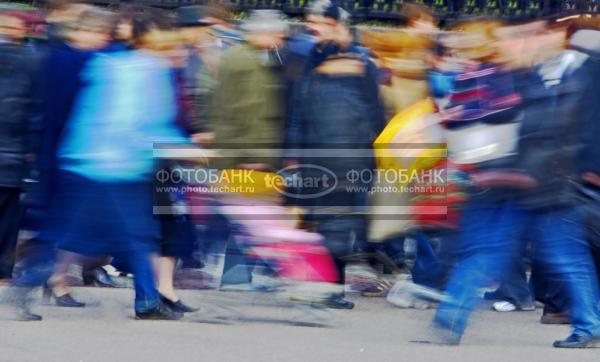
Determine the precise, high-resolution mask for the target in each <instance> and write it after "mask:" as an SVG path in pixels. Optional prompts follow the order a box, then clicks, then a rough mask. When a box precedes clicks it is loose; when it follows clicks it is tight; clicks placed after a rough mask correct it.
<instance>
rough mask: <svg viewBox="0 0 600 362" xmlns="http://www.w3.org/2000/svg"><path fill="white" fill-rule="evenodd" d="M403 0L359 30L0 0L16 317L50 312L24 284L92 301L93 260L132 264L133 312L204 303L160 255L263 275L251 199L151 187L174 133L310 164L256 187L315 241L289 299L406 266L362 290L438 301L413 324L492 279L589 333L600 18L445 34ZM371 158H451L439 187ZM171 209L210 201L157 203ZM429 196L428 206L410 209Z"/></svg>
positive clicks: (328, 20)
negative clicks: (281, 186)
mask: <svg viewBox="0 0 600 362" xmlns="http://www.w3.org/2000/svg"><path fill="white" fill-rule="evenodd" d="M405 11H406V16H407V18H408V19H409V21H408V24H406V26H405V27H402V28H392V27H390V28H369V27H362V26H354V27H353V26H351V25H350V24H351V19H350V16H349V13H348V12H347V11H345V10H344V9H343V8H342V7H340V6H339V5H338V4H337V3H336V2H335V1H332V0H319V1H316V2H315V3H314V4H313V6H312V7H311V8H310V11H309V12H308V13H307V14H306V17H305V19H304V22H299V23H295V22H290V21H288V20H287V19H285V17H284V15H283V14H281V13H280V12H278V11H273V10H257V11H255V12H252V13H250V15H249V16H248V17H247V18H246V19H245V20H242V21H239V22H233V21H231V20H230V12H229V8H228V7H227V6H226V5H225V4H223V3H220V2H209V3H207V4H206V5H202V6H186V7H182V8H178V9H176V10H175V11H166V10H162V9H156V8H148V7H139V6H134V5H128V6H122V8H121V9H119V11H113V10H111V11H109V10H106V9H103V8H98V7H94V6H91V5H88V4H83V3H78V2H73V1H57V2H55V3H52V5H51V7H50V8H49V9H45V10H44V12H42V11H40V10H31V11H17V10H10V9H6V10H1V11H0V71H1V72H2V77H1V78H0V130H1V132H0V278H3V279H11V282H10V287H9V288H8V291H7V292H6V298H7V300H9V301H10V303H11V305H13V306H14V307H15V310H16V315H17V317H18V318H19V319H22V320H41V319H42V317H41V316H39V315H37V314H34V313H32V312H31V310H30V304H31V299H32V291H33V290H34V288H36V287H43V290H44V293H43V295H44V297H45V298H46V299H47V300H53V301H54V302H55V303H56V304H57V305H58V306H62V307H85V303H83V302H81V301H79V300H77V299H76V298H74V297H73V296H72V294H71V290H70V285H69V283H68V280H69V278H68V275H69V273H70V271H71V270H72V266H73V265H79V266H81V267H82V275H83V281H84V282H85V283H90V284H91V283H95V284H99V285H102V286H115V285H116V284H115V281H114V280H112V279H111V277H110V276H109V275H108V274H107V273H106V269H105V268H103V266H105V265H109V264H112V265H113V266H114V268H116V269H118V270H121V271H124V272H127V273H131V274H133V276H134V288H135V315H136V318H137V319H167V320H174V319H180V318H182V317H183V314H184V313H193V312H195V311H196V310H197V309H196V308H194V307H192V306H189V305H187V304H185V303H184V302H183V301H182V300H181V299H180V298H179V296H178V295H177V292H176V290H175V288H174V276H175V272H176V270H177V269H178V268H195V269H202V268H205V269H208V267H209V264H211V263H212V262H213V260H211V257H212V256H214V255H221V254H223V253H224V254H225V258H224V262H223V263H224V265H223V266H222V269H223V270H222V271H221V270H219V271H218V273H219V274H222V277H220V282H219V285H218V287H220V288H222V289H224V290H227V289H230V290H238V291H239V290H246V291H248V290H253V291H256V290H259V291H267V290H269V289H271V288H272V287H273V285H260V284H259V283H258V282H256V281H254V280H253V278H252V276H253V272H255V271H256V270H258V266H259V265H258V264H260V263H259V262H257V261H255V260H251V259H253V258H251V257H250V256H249V254H252V255H254V254H256V253H258V252H248V249H249V248H248V245H247V244H244V243H243V242H240V240H241V239H240V238H236V235H239V234H240V233H242V234H243V232H244V231H240V230H239V229H240V225H241V226H242V228H243V226H244V225H245V226H246V231H248V230H251V231H252V232H255V238H258V239H260V238H261V235H263V236H264V235H265V234H260V233H261V232H264V231H265V230H266V229H268V228H273V227H274V226H273V225H271V224H268V223H264V222H263V223H261V222H260V221H259V220H258V219H257V220H252V219H251V218H250V219H249V220H245V221H244V222H238V223H237V224H236V223H234V222H232V217H231V215H232V214H233V215H234V216H238V217H239V214H240V213H241V210H242V209H233V211H231V209H226V208H221V209H219V208H218V207H217V205H221V206H222V205H224V204H227V203H229V204H230V205H240V203H239V202H238V201H231V200H232V199H225V198H223V197H221V198H218V199H217V200H216V201H215V200H214V199H211V198H210V197H206V198H202V196H203V195H202V193H201V192H200V195H193V196H195V198H194V199H193V200H192V199H191V198H190V197H189V196H190V195H182V193H181V192H174V193H169V194H166V195H165V194H164V193H163V194H157V192H156V188H155V185H154V184H153V183H155V181H156V170H157V168H160V167H163V166H164V164H163V163H162V162H165V161H164V160H158V161H157V159H156V157H154V156H155V153H156V152H155V151H156V145H161V144H166V145H170V147H174V145H175V147H179V146H180V147H187V148H190V147H192V148H195V149H199V150H214V151H215V152H216V153H215V154H217V156H216V157H214V159H212V158H211V160H210V163H211V167H214V168H216V169H218V170H231V169H240V170H248V171H253V172H256V173H255V174H259V175H266V176H265V177H270V176H268V175H270V174H272V173H274V174H279V175H284V174H285V172H284V171H286V170H287V171H289V170H293V169H301V168H304V171H303V172H304V173H303V174H302V177H307V178H310V177H313V176H314V177H313V179H316V178H318V179H319V180H321V181H322V183H321V184H318V183H316V184H311V188H312V190H310V192H311V194H310V195H308V194H306V193H303V192H302V190H300V191H298V190H294V192H292V191H290V190H287V191H286V190H283V192H281V193H280V194H278V195H279V196H282V195H283V196H285V197H276V198H275V199H273V198H271V199H268V200H266V201H265V199H264V198H263V199H260V198H255V199H252V198H250V199H252V200H253V201H251V202H250V204H252V205H253V206H257V207H260V206H261V205H262V206H264V205H286V208H285V209H279V208H276V209H270V210H271V212H270V213H267V214H266V218H273V219H276V218H277V217H279V216H281V214H279V213H280V212H282V213H285V212H284V211H282V210H290V209H291V207H292V206H294V210H301V211H294V212H290V215H293V217H294V218H296V217H298V218H301V219H302V220H301V222H298V223H295V222H294V223H292V224H293V225H292V226H291V227H292V228H293V229H304V230H310V232H311V233H314V234H315V235H316V234H318V235H320V237H322V241H321V242H322V246H324V248H325V250H326V252H327V253H328V255H329V257H330V258H331V269H332V270H331V271H332V273H329V274H328V276H327V277H323V278H321V279H319V281H327V282H333V283H330V284H334V287H332V288H331V289H330V290H329V291H328V292H327V294H326V295H325V296H319V297H318V298H316V297H314V296H313V297H311V296H308V297H307V296H302V297H300V296H298V297H297V298H296V300H297V301H298V302H304V303H305V302H309V303H311V304H313V305H318V306H320V307H330V308H342V309H352V308H353V307H354V303H353V302H351V301H349V300H348V299H346V298H345V294H344V293H345V290H346V289H348V288H347V287H348V285H347V284H349V283H347V281H346V277H345V276H346V274H347V272H348V270H349V269H351V268H353V267H356V265H359V266H360V268H359V269H360V270H363V271H364V270H371V271H372V270H375V269H377V268H378V267H379V264H378V263H380V262H382V263H383V264H384V269H392V270H405V271H407V272H408V273H409V274H410V275H411V281H410V282H398V283H396V285H394V287H393V288H391V284H394V283H393V282H392V283H385V282H381V280H380V281H379V282H373V283H367V284H369V285H367V286H362V289H360V290H361V291H362V292H363V295H365V296H367V295H371V296H373V295H377V296H385V295H387V297H388V300H389V301H390V302H391V303H392V304H395V305H397V306H400V307H404V308H407V307H415V306H416V307H423V306H425V307H427V306H429V305H433V304H437V303H439V304H438V305H437V312H436V315H435V318H434V321H433V324H432V334H431V336H428V338H427V339H426V340H423V341H422V342H431V343H442V344H458V343H459V342H460V339H461V336H462V335H463V333H464V330H465V328H466V326H467V321H468V319H469V315H470V312H471V311H472V310H473V308H474V307H475V303H476V302H477V300H479V299H480V295H479V291H480V290H482V288H491V287H494V288H497V289H495V290H494V291H489V292H488V293H486V294H485V295H484V298H485V299H493V300H494V301H495V302H494V304H493V308H494V309H495V310H496V311H499V312H510V311H516V310H521V311H528V310H534V309H535V305H536V303H543V305H544V312H543V316H542V323H550V324H572V325H573V332H572V334H571V335H570V336H569V337H568V338H566V339H564V340H559V341H556V342H555V343H554V346H555V347H577V348H584V347H593V346H598V345H600V309H599V302H600V294H599V282H598V271H597V270H598V268H599V267H600V228H599V225H600V161H599V160H600V148H599V147H598V142H597V141H596V139H595V137H596V136H597V135H598V134H600V133H599V129H598V127H600V122H599V120H598V118H599V117H600V108H599V107H600V92H599V91H600V88H599V84H600V82H598V81H597V79H600V19H598V18H596V17H592V16H588V15H580V16H579V15H578V16H573V17H569V18H565V19H545V20H539V21H530V22H527V23H518V24H505V23H501V22H499V21H496V20H494V19H471V20H465V21H461V22H456V23H455V24H446V26H445V27H444V29H441V28H439V27H438V23H437V21H436V19H435V16H433V14H432V13H431V12H430V11H429V10H428V9H427V8H426V7H423V6H419V5H414V6H412V5H407V6H405ZM596 77H598V78H596ZM407 145H408V146H407ZM440 145H443V147H440ZM414 149H420V150H421V151H419V152H422V153H419V152H417V153H416V154H415V153H414V151H415V150H414ZM221 150H230V151H231V150H233V151H232V152H230V153H229V154H231V156H227V157H225V156H223V155H224V154H227V152H222V151H221ZM382 150H384V151H385V152H388V153H386V155H387V156H381V153H379V152H380V151H382ZM432 150H438V151H440V150H442V151H443V155H442V156H432V154H433V153H431V151H432ZM360 151H365V152H364V153H361V152H360ZM323 154H328V155H330V156H323ZM182 158H183V159H186V160H187V162H191V163H192V164H193V163H197V164H202V163H206V162H207V161H206V160H200V161H198V160H197V157H195V156H194V157H192V156H183V157H182ZM386 158H392V159H395V160H396V161H395V162H399V164H400V165H403V164H404V163H403V162H405V161H406V160H408V159H410V160H414V159H415V158H417V159H419V158H420V159H424V160H425V161H424V162H420V163H418V164H419V166H418V167H417V166H415V165H416V164H417V163H415V162H412V161H411V162H412V164H411V166H410V167H409V166H406V165H405V164H404V165H405V166H406V167H407V168H410V169H411V170H412V171H415V172H426V171H428V170H434V169H442V170H444V171H445V174H446V176H447V177H446V178H445V185H444V189H443V192H441V193H440V192H437V194H436V193H435V192H434V193H431V192H430V193H428V192H420V193H419V194H417V195H416V194H415V192H410V193H409V192H398V188H393V187H390V184H395V183H397V182H395V181H394V182H390V181H389V180H387V179H386V180H382V179H378V180H372V179H369V180H365V179H364V178H362V175H363V173H362V172H363V171H374V170H379V169H382V168H384V169H389V168H392V169H393V168H394V166H390V164H389V163H386ZM190 160H191V161H190ZM386 165H387V166H386ZM394 165H398V163H394ZM202 166H203V167H204V166H206V165H205V164H203V165H202ZM169 167H173V166H172V165H170V166H169ZM397 167H400V166H397ZM323 170H326V172H327V173H328V175H329V176H323V174H322V172H323ZM357 170H362V171H360V172H359V171H357ZM396 171H399V170H398V169H396ZM354 173H356V175H361V178H360V185H358V186H360V187H358V188H356V186H357V183H356V181H357V179H358V176H357V178H356V179H348V175H349V174H352V175H354ZM375 174H377V173H375ZM327 177H329V178H327ZM330 179H335V180H336V182H335V184H334V185H333V186H331V185H330V184H329V183H328V180H330ZM350 184H352V185H350ZM349 185H350V186H352V188H349ZM286 186H290V185H286ZM292 186H293V185H292ZM295 186H297V185H295ZM313 186H314V187H313ZM376 186H377V187H379V188H374V187H376ZM384 186H386V187H384ZM391 186H394V185H391ZM396 186H398V185H396ZM315 188H316V191H315ZM384 189H385V191H378V190H384ZM357 190H359V191H357ZM391 190H395V191H393V192H392V191H391ZM280 191H281V190H280ZM198 196H200V197H198ZM205 196H207V195H205ZM242 199H244V197H242ZM245 199H248V197H246V198H245ZM194 200H195V201H194ZM198 200H200V201H198ZM226 200H228V201H226ZM194 202H200V203H201V204H202V205H200V206H198V205H194ZM236 202H237V203H236ZM157 203H158V204H160V205H167V206H168V210H170V211H169V212H157V211H156V210H157V208H156V205H157ZM180 204H184V205H187V206H188V209H189V208H191V209H194V208H199V209H202V210H204V208H208V209H211V208H212V210H220V211H219V212H206V213H204V212H202V213H200V214H201V215H200V217H198V215H192V214H194V213H185V212H182V213H180V212H171V211H172V210H175V209H176V208H177V206H178V205H180ZM242 204H244V205H247V204H248V202H247V201H246V203H242ZM439 206H441V207H443V210H444V212H443V215H442V216H441V217H438V218H436V217H430V216H427V215H428V212H426V211H423V210H432V209H435V208H436V207H439ZM406 208H408V209H409V210H410V211H409V212H406V211H399V210H405V209H406ZM428 208H429V209H428ZM228 210H229V213H228ZM255 210H263V209H255ZM273 210H277V212H274V211H273ZM382 210H388V211H387V212H385V211H382ZM390 210H391V211H390ZM263 211H264V210H263ZM250 213H253V212H252V211H251V212H250ZM254 213H258V211H254ZM286 215H287V214H286ZM286 215H284V216H286ZM254 216H256V215H254ZM287 216H289V215H287ZM233 219H235V217H234V218H233ZM253 223H254V225H259V227H258V228H255V229H264V230H253V227H252V225H253ZM288 226H289V225H288ZM277 227H279V229H277V230H279V231H281V230H280V229H283V227H281V226H277ZM18 235H21V238H18ZM277 235H285V236H282V238H283V239H284V240H285V238H286V237H287V238H289V240H292V239H294V238H298V239H300V240H302V241H306V240H307V238H308V235H309V234H308V233H307V234H293V235H292V234H289V233H288V234H283V233H280V234H277ZM272 236H273V234H269V237H272ZM264 237H265V238H267V236H264ZM303 238H304V239H303ZM18 241H19V242H18ZM17 244H18V245H17ZM300 245H301V244H300ZM17 250H18V252H17ZM286 250H287V251H288V252H289V250H290V249H286ZM294 252H298V253H300V252H299V251H294ZM307 260H308V259H307ZM223 263H222V264H223ZM317 264H319V265H321V267H323V265H325V264H322V263H315V264H314V265H317ZM349 264H351V265H349ZM314 265H313V266H314ZM265 269H266V270H268V274H269V276H275V277H276V276H277V272H278V270H277V268H274V267H273V266H272V265H271V266H269V265H267V267H266V268H265ZM82 293H83V292H82ZM198 307H199V308H202V306H198Z"/></svg>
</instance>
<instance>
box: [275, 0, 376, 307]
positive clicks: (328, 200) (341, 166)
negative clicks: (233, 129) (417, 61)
mask: <svg viewBox="0 0 600 362" xmlns="http://www.w3.org/2000/svg"><path fill="white" fill-rule="evenodd" d="M307 21H308V22H309V25H308V28H309V30H310V31H311V32H312V33H313V34H314V35H315V36H316V41H317V43H318V44H317V46H316V47H315V48H314V49H313V51H312V52H311V55H310V58H309V61H308V66H307V67H308V69H307V73H306V75H305V76H304V78H303V79H302V80H301V81H300V82H299V84H298V86H297V87H296V89H295V94H294V98H293V102H294V108H293V114H292V115H291V117H290V119H289V124H288V126H287V143H288V144H287V147H290V148H291V149H292V150H293V149H305V150H301V151H299V152H297V153H296V154H294V152H290V153H289V154H288V157H290V158H291V161H290V164H291V165H293V164H294V163H296V164H298V162H300V164H311V165H313V164H314V165H318V166H319V167H321V168H324V169H326V170H330V171H331V172H333V173H334V174H335V175H336V178H337V179H338V180H340V182H339V183H338V184H337V186H336V189H335V190H327V191H331V192H329V193H327V192H325V194H326V195H324V196H320V197H317V198H314V199H309V200H308V201H310V202H309V205H306V206H309V207H310V208H311V209H312V213H313V215H312V216H311V218H313V221H315V222H316V231H317V232H319V233H320V234H322V235H323V236H324V237H325V246H326V247H327V248H328V249H329V251H330V253H331V254H332V256H333V257H334V260H335V263H336V268H337V272H338V277H339V280H338V283H339V285H340V291H339V292H338V293H337V294H335V295H333V296H332V297H331V298H330V299H328V300H327V301H326V302H325V304H326V305H328V306H330V307H333V308H346V309H351V308H353V307H354V304H353V303H352V302H350V301H348V300H346V299H344V298H343V296H344V293H343V285H344V283H345V277H344V274H345V265H346V262H345V261H344V258H345V257H347V256H348V255H349V254H350V253H351V252H352V238H353V236H354V238H355V239H356V241H355V242H356V243H360V242H364V240H365V238H366V220H365V218H364V216H360V215H354V214H355V213H357V212H358V213H360V212H361V211H363V212H364V210H362V209H364V207H365V206H366V203H367V199H366V194H363V193H352V192H348V191H347V190H345V187H347V186H348V185H347V183H346V182H343V180H344V179H346V174H347V172H348V171H349V170H352V169H355V170H364V169H367V170H370V169H373V167H374V163H373V162H374V161H373V158H372V157H369V156H368V155H367V157H363V156H364V155H360V156H358V157H356V156H353V155H349V154H348V151H347V150H348V149H350V150H354V149H358V150H365V149H366V150H367V151H369V149H370V148H371V144H372V142H373V140H374V139H375V137H376V136H377V135H378V134H379V132H380V131H381V130H382V129H383V125H384V115H383V109H382V107H381V104H380V101H379V90H378V83H377V70H376V67H375V65H374V64H373V62H372V61H371V60H370V59H369V54H368V52H367V50H366V49H364V48H360V47H358V46H356V45H355V44H354V43H353V37H352V34H351V32H350V29H349V27H348V21H349V14H348V13H347V12H346V11H345V10H344V9H343V8H341V7H339V6H338V5H337V4H336V3H334V2H331V1H329V0H324V1H318V2H316V3H315V4H314V5H313V7H312V9H311V12H310V14H309V15H308V16H307ZM315 147H316V148H321V147H323V148H334V149H335V148H342V149H345V151H346V152H344V150H340V151H339V152H338V155H337V156H339V157H335V156H334V157H314V156H315V155H310V154H308V153H311V152H314V151H311V148H315ZM359 152H360V151H359ZM317 169H320V168H312V171H315V170H317ZM309 173H310V172H309ZM309 173H305V174H303V175H302V177H311V175H310V174H309ZM313 176H314V175H313ZM322 186H324V185H322ZM315 191H318V190H311V192H315ZM321 191H324V190H321ZM327 210H330V211H327Z"/></svg>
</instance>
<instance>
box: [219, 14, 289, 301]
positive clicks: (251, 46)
mask: <svg viewBox="0 0 600 362" xmlns="http://www.w3.org/2000/svg"><path fill="white" fill-rule="evenodd" d="M241 29H242V30H243V31H244V40H245V41H244V42H243V43H241V44H238V45H235V46H232V47H231V48H229V49H228V50H227V51H226V52H225V54H224V55H223V58H222V60H221V63H220V66H219V78H218V85H217V87H216V89H215V94H214V97H213V100H212V106H211V111H210V115H211V121H210V124H209V127H210V129H211V131H212V132H214V147H215V148H218V149H219V148H223V149H224V152H233V155H230V156H225V157H223V159H221V160H215V161H216V162H215V166H217V167H219V168H224V169H227V168H238V169H239V168H241V169H252V170H261V171H272V170H276V169H277V168H278V166H279V158H280V156H281V154H280V153H279V152H278V151H277V149H278V148H280V144H281V143H282V140H283V127H284V115H285V113H284V112H285V105H284V89H283V79H282V75H281V66H282V58H281V54H280V47H281V45H282V43H283V38H284V37H285V35H286V33H287V24H286V23H285V22H284V21H283V19H282V15H281V13H279V12H276V11H271V10H261V11H256V12H253V13H252V15H251V16H250V17H249V18H248V19H247V20H246V21H245V22H244V23H243V24H242V26H241ZM260 148H263V150H261V149H260ZM270 149H273V150H275V151H271V150H270ZM265 150H266V151H265ZM243 254H244V253H243V250H241V249H240V247H239V246H238V245H235V242H234V240H233V238H230V239H229V244H228V247H227V251H226V257H225V266H224V270H223V277H222V279H221V283H222V285H223V286H225V287H226V288H236V289H239V288H240V287H241V288H253V286H252V285H250V283H251V282H252V275H251V268H250V269H246V265H245V264H248V262H247V260H246V258H245V257H244V256H243ZM234 285H235V286H234Z"/></svg>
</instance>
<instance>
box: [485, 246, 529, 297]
mask: <svg viewBox="0 0 600 362" xmlns="http://www.w3.org/2000/svg"><path fill="white" fill-rule="evenodd" d="M494 294H496V297H497V299H501V300H505V301H508V302H511V303H513V304H515V305H516V306H517V307H525V308H532V307H533V298H532V296H531V290H530V289H529V285H528V283H527V274H526V272H525V263H524V261H523V254H519V255H518V256H516V257H515V258H512V259H511V260H510V262H509V265H508V266H507V268H506V271H505V272H504V273H503V278H502V280H501V284H500V287H499V288H498V290H496V291H495V292H494Z"/></svg>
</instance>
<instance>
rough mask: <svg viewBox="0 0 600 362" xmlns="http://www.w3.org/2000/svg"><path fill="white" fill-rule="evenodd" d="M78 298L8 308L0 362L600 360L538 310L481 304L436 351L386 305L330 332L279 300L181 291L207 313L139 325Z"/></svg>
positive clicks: (96, 293)
mask: <svg viewBox="0 0 600 362" xmlns="http://www.w3.org/2000/svg"><path fill="white" fill-rule="evenodd" d="M5 290H6V288H5V287H1V288H0V293H2V292H4V291H5ZM73 295H74V296H76V297H77V298H78V299H80V300H82V301H85V302H87V303H88V306H87V307H86V308H82V309H69V308H60V307H56V306H52V305H41V304H37V305H34V306H33V310H34V311H35V312H37V313H40V314H42V315H43V316H44V320H43V321H41V322H19V321H14V320H11V313H10V309H9V308H7V307H6V306H1V307H0V361H2V362H5V361H6V362H19V361H35V362H38V361H40V362H41V361H57V362H58V361H60V362H63V361H74V362H121V361H123V362H137V361H140V362H142V361H143V362H153V361H157V362H159V361H164V362H177V361H186V362H187V361H206V362H212V361H222V362H229V361H250V362H252V361H265V362H266V361H274V362H288V361H289V362H294V361H298V362H300V361H302V362H305V361H307V362H321V361H364V362H376V361H411V362H412V361H448V362H450V361H452V362H454V361H456V362H468V361H479V362H495V361H498V362H507V361H524V362H535V361H543V362H552V361H561V362H586V361H595V362H597V361H600V349H595V350H557V349H554V348H552V346H551V344H552V342H553V340H554V339H557V338H563V337H566V336H567V335H568V334H569V327H568V326H547V325H541V324H540V323H539V318H540V314H541V311H540V310H537V311H534V312H514V313H504V314H501V313H497V312H493V311H491V310H489V308H488V307H486V306H484V305H482V306H481V308H479V309H478V310H477V311H475V312H474V314H473V316H472V319H471V324H470V326H469V328H468V330H467V333H466V335H465V336H464V338H463V343H462V345H460V346H433V345H424V344H415V343H412V342H410V341H412V340H418V339H422V338H424V337H426V336H427V332H428V329H427V328H428V326H429V323H430V321H431V318H432V315H433V312H434V311H433V310H403V309H398V308H395V307H393V306H392V305H389V304H387V303H386V302H385V300H384V299H382V298H362V297H351V299H352V300H353V301H355V302H356V304H357V305H356V308H355V309H354V310H350V311H335V313H334V314H333V315H330V316H328V317H329V318H330V319H327V322H326V323H324V324H327V325H329V326H328V327H307V326H298V325H294V324H293V323H291V322H294V321H298V320H301V319H302V317H303V316H305V313H307V311H305V310H303V309H297V308H293V307H290V305H288V303H287V302H286V299H285V298H282V299H281V301H282V302H281V303H279V302H276V301H277V298H276V295H268V294H262V295H259V294H253V293H231V292H229V293H226V292H217V291H211V290H203V291H199V290H184V291H180V296H181V297H182V299H183V300H184V301H185V302H187V303H188V304H190V305H194V306H198V307H200V308H202V311H201V312H200V313H198V314H196V315H188V316H186V317H185V318H184V319H183V320H181V321H176V322H164V321H136V320H134V313H133V291H132V290H130V289H100V288H75V289H74V291H73ZM228 313H229V319H223V318H224V317H225V316H226V315H227V314H228ZM232 316H234V317H232ZM217 317H219V318H217ZM321 317H323V316H321ZM323 320H325V319H323Z"/></svg>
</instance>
